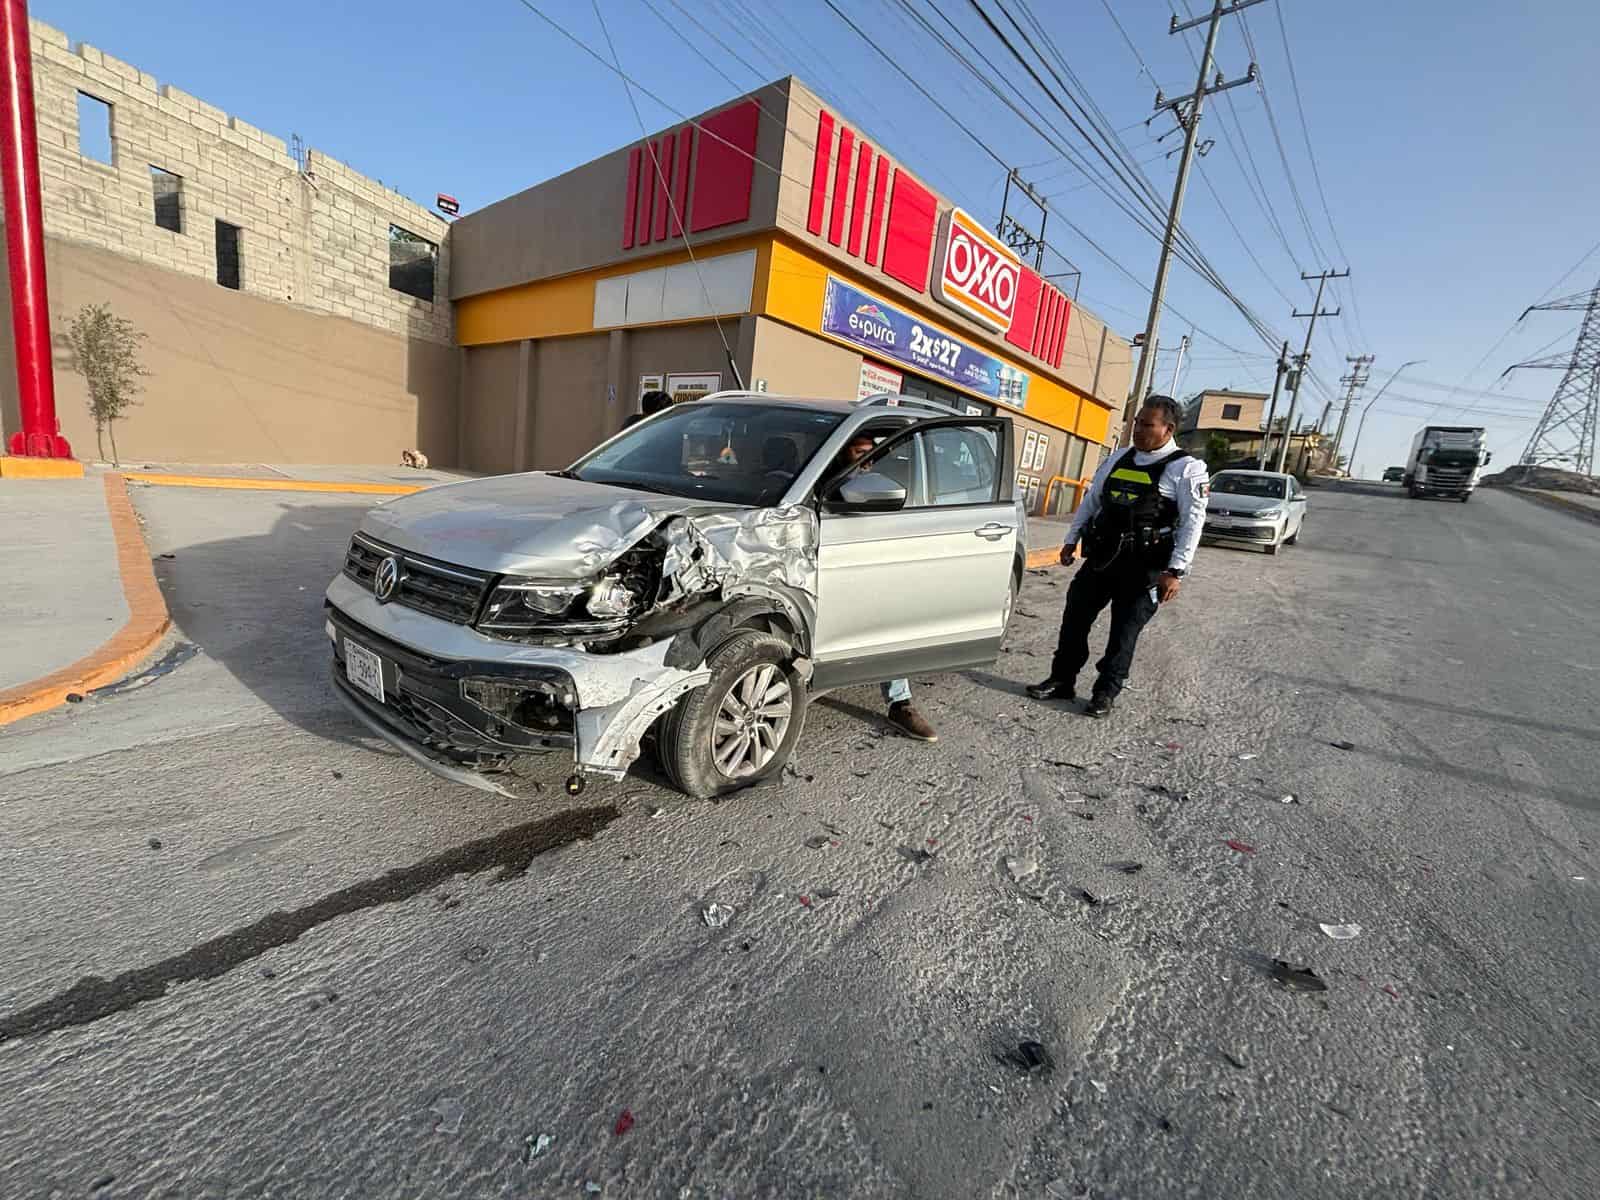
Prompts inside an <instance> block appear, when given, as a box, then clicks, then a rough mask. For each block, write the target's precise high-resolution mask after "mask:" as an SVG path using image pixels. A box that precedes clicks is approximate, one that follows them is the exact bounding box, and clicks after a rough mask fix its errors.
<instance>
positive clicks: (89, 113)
mask: <svg viewBox="0 0 1600 1200" xmlns="http://www.w3.org/2000/svg"><path fill="white" fill-rule="evenodd" d="M78 153H79V154H81V155H83V157H85V158H92V159H94V160H95V162H103V163H105V164H106V165H107V166H110V165H111V105H109V104H107V103H106V102H105V101H104V100H102V99H100V98H99V97H98V96H91V95H89V93H88V92H79V93H78Z"/></svg>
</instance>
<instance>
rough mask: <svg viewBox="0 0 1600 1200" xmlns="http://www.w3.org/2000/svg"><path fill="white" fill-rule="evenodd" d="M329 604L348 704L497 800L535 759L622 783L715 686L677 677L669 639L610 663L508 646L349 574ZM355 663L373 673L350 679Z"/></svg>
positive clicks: (697, 674) (695, 673) (689, 675)
mask: <svg viewBox="0 0 1600 1200" xmlns="http://www.w3.org/2000/svg"><path fill="white" fill-rule="evenodd" d="M327 604H328V623H327V632H328V636H329V638H330V640H331V641H332V644H333V654H334V663H333V674H334V681H335V685H336V687H337V688H338V690H339V693H340V695H341V697H343V699H344V700H345V701H346V703H347V704H348V705H350V707H352V708H353V709H354V710H355V711H356V712H357V714H358V715H359V716H360V717H361V719H362V721H363V722H364V723H365V724H366V725H367V726H368V727H369V728H370V729H372V730H373V731H374V732H376V733H378V734H379V735H381V736H382V737H384V738H385V739H386V740H388V741H390V742H391V743H393V744H394V745H396V746H397V747H398V748H399V749H401V750H402V751H403V752H405V753H406V754H408V755H410V756H411V757H413V758H415V759H417V760H418V761H419V762H422V763H423V764H424V765H426V766H428V767H430V768H432V769H433V770H435V771H437V772H438V773H439V774H441V775H443V776H444V777H445V778H448V779H451V780H453V781H455V782H460V783H468V784H471V785H472V786H475V787H484V788H486V789H487V790H491V791H504V790H505V789H503V788H501V787H499V786H497V785H495V784H494V783H492V782H491V780H492V778H493V775H494V774H495V773H496V772H500V771H503V770H504V769H505V766H506V763H507V762H508V761H509V760H510V759H512V758H515V757H518V756H520V755H526V754H542V753H551V752H557V753H560V752H570V753H571V754H572V756H573V762H574V764H575V766H576V768H577V770H578V772H580V773H583V774H594V775H602V776H606V777H609V778H614V779H620V778H621V777H622V776H623V775H624V774H626V772H627V770H628V768H629V766H631V765H632V763H633V761H634V760H635V759H636V758H637V757H638V755H639V740H640V739H641V738H642V737H643V736H644V734H645V732H646V731H647V730H648V729H649V728H650V726H651V725H652V724H653V723H654V722H655V720H656V719H657V718H658V717H659V716H660V715H661V714H662V713H664V712H666V711H667V710H668V709H670V708H671V707H672V706H673V705H674V704H676V703H677V701H678V699H679V698H680V697H681V696H682V695H683V694H684V693H685V692H688V691H690V690H691V689H693V688H696V687H699V686H701V685H702V684H704V683H705V682H706V681H707V680H708V679H709V678H710V672H709V671H708V670H706V669H705V668H704V665H703V664H697V665H696V666H695V667H693V668H687V669H686V668H679V667H670V666H667V665H666V664H665V662H664V659H665V657H666V654H667V650H668V648H669V646H670V644H671V643H670V641H668V640H663V641H659V642H656V643H654V644H652V645H650V646H646V647H644V648H642V649H639V650H632V651H627V652H624V653H617V654H605V655H596V654H587V653H584V652H583V651H581V650H578V649H567V648H558V647H540V646H528V645H521V644H516V643H510V642H506V641H503V640H501V639H497V638H491V637H489V636H487V635H485V634H481V633H478V632H477V631H475V630H473V629H471V628H469V627H466V626H460V625H455V624H451V623H449V622H444V621H439V620H436V619H434V618H432V617H430V616H427V615H426V614H424V613H420V612H417V611H414V610H412V609H408V608H405V607H402V606H400V605H395V604H388V605H385V604H379V603H378V601H377V600H376V599H375V598H374V597H373V595H372V593H371V592H370V591H368V590H367V589H365V588H362V587H360V586H359V585H357V584H356V583H354V582H353V581H352V580H350V579H349V578H348V577H347V576H344V575H340V576H337V577H336V578H335V579H334V581H333V582H332V583H331V584H330V585H329V587H328V592H327ZM352 643H353V644H354V646H355V647H357V649H356V650H354V651H353V652H352V651H351V650H349V649H348V647H349V646H350V645H351V644H352ZM352 653H353V654H354V655H355V657H356V658H357V659H359V660H361V664H362V665H363V666H364V669H363V670H356V671H354V672H353V671H352V670H351V669H350V664H349V659H350V656H351V654H352ZM374 658H375V659H376V662H377V665H376V667H374V666H372V665H371V664H373V660H374ZM374 671H376V672H377V675H378V682H377V683H374V682H373V678H372V676H373V672H374ZM356 677H361V678H363V679H364V680H365V681H366V682H367V687H366V688H362V687H360V686H358V685H357V684H356V683H355V682H354V681H353V680H354V678H356ZM379 694H381V696H382V699H381V700H380V699H379Z"/></svg>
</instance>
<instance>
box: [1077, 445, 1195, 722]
mask: <svg viewBox="0 0 1600 1200" xmlns="http://www.w3.org/2000/svg"><path fill="white" fill-rule="evenodd" d="M1135 453H1136V452H1135V451H1134V450H1132V449H1129V450H1128V451H1127V452H1126V453H1125V454H1124V455H1123V456H1122V459H1121V461H1119V462H1118V463H1117V464H1116V465H1115V466H1114V467H1113V468H1112V470H1111V473H1110V474H1109V475H1108V476H1106V481H1105V484H1104V487H1103V490H1102V492H1101V496H1100V511H1099V512H1097V513H1096V514H1095V515H1094V518H1093V519H1092V520H1091V521H1090V522H1089V527H1088V529H1087V530H1086V531H1085V533H1084V536H1083V544H1084V559H1083V563H1082V565H1081V566H1080V567H1079V568H1078V571H1077V574H1075V575H1074V576H1073V578H1072V585H1071V586H1070V587H1069V588H1068V589H1067V603H1066V608H1065V609H1064V610H1063V612H1062V614H1061V637H1060V640H1059V641H1058V642H1057V643H1056V653H1055V658H1054V659H1053V660H1052V662H1051V665H1050V678H1051V679H1052V680H1059V681H1061V682H1062V683H1071V682H1072V681H1073V680H1075V679H1077V677H1078V672H1079V671H1081V670H1082V669H1083V665H1084V663H1086V662H1088V661H1089V630H1090V628H1091V627H1092V626H1093V625H1094V622H1095V618H1096V617H1098V616H1099V615H1100V612H1101V610H1102V609H1104V608H1105V606H1106V605H1107V604H1109V605H1111V637H1110V640H1109V641H1108V643H1107V645H1106V653H1105V657H1104V658H1102V659H1101V660H1100V661H1099V662H1098V663H1097V664H1096V667H1097V668H1098V669H1099V672H1100V674H1099V678H1098V679H1096V681H1095V685H1094V695H1095V696H1096V697H1103V698H1105V699H1106V700H1115V699H1116V697H1117V694H1118V693H1119V692H1121V691H1122V685H1123V684H1125V683H1126V682H1127V681H1128V670H1129V668H1130V667H1132V666H1133V651H1134V647H1136V646H1137V645H1138V644H1139V634H1140V633H1141V632H1143V630H1144V627H1145V626H1146V625H1147V624H1149V622H1150V618H1151V617H1153V616H1155V615H1156V609H1157V608H1158V607H1160V605H1159V604H1158V603H1157V601H1156V576H1158V575H1160V574H1161V572H1162V571H1163V570H1165V569H1166V566H1167V562H1168V561H1169V559H1170V558H1171V557H1172V550H1173V545H1174V535H1175V534H1176V531H1177V525H1178V504H1177V501H1175V500H1169V499H1167V498H1166V497H1165V496H1163V495H1162V494H1161V491H1160V483H1161V476H1162V473H1163V472H1165V471H1166V469H1167V468H1168V467H1169V466H1171V465H1172V464H1173V463H1175V462H1177V461H1178V460H1179V459H1183V458H1188V457H1189V455H1188V454H1186V453H1185V452H1184V451H1182V450H1176V451H1174V452H1173V453H1171V454H1169V455H1167V456H1166V457H1165V458H1161V459H1158V460H1157V461H1155V462H1153V463H1150V464H1148V465H1146V466H1143V467H1141V466H1138V465H1136V463H1135V461H1134V455H1135Z"/></svg>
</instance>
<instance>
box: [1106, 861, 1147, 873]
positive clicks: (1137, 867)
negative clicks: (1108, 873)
mask: <svg viewBox="0 0 1600 1200" xmlns="http://www.w3.org/2000/svg"><path fill="white" fill-rule="evenodd" d="M1106 866H1108V867H1110V868H1111V869H1112V870H1113V871H1118V872H1120V873H1121V874H1123V875H1137V874H1138V873H1139V872H1140V871H1142V870H1144V864H1143V863H1142V862H1134V861H1133V860H1132V859H1121V860H1119V861H1117V862H1108V863H1107V864H1106Z"/></svg>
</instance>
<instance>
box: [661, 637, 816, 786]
mask: <svg viewBox="0 0 1600 1200" xmlns="http://www.w3.org/2000/svg"><path fill="white" fill-rule="evenodd" d="M793 657H794V651H793V649H792V648H791V647H790V646H789V643H788V642H786V641H784V640H783V639H782V638H778V637H773V636H772V635H771V634H768V633H759V632H755V631H751V632H747V633H740V634H738V635H736V636H734V637H732V638H730V639H729V640H728V641H726V642H724V643H723V644H722V645H721V646H719V647H718V648H717V649H716V650H715V651H713V652H712V654H711V657H710V658H709V659H708V660H707V665H708V666H709V667H710V668H711V679H710V681H709V682H708V683H707V684H706V685H705V686H704V687H699V688H696V689H695V690H694V691H692V692H690V693H689V694H688V695H686V696H685V697H683V699H681V700H679V701H678V703H677V706H676V707H675V708H673V710H672V711H671V712H670V713H668V714H667V719H666V722H665V724H664V725H663V727H662V730H661V764H662V766H663V767H665V768H666V771H667V775H668V776H669V777H670V778H671V779H672V782H673V783H674V784H676V785H677V786H678V788H679V790H680V791H682V792H684V793H686V794H687V795H690V796H694V797H696V798H697V799H705V798H706V797H709V796H720V795H723V794H725V793H727V792H735V791H738V790H739V789H740V788H746V787H749V786H750V785H751V784H754V783H759V782H761V780H763V779H766V778H767V777H768V776H770V775H773V774H775V773H776V772H778V771H780V770H782V769H783V764H784V763H786V762H788V761H789V755H790V753H791V752H793V750H794V745H795V743H796V742H797V741H799V739H800V730H801V728H802V727H803V726H804V724H805V709H806V693H805V681H804V680H802V679H801V678H800V675H799V673H798V672H797V671H795V669H794V666H793V664H792V662H791V661H790V660H791V659H793Z"/></svg>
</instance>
